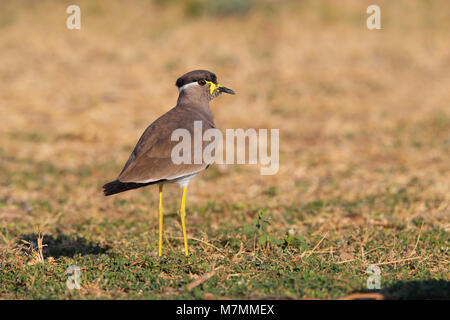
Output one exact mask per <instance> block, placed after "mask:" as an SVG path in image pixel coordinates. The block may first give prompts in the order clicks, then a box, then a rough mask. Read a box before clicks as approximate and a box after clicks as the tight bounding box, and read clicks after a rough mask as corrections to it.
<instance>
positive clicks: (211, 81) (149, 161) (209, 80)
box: [103, 70, 235, 257]
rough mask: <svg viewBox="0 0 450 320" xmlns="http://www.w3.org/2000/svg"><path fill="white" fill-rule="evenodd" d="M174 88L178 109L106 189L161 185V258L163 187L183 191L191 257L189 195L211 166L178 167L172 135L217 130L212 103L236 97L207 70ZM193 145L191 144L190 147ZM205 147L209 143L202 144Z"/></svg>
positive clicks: (148, 132) (154, 128) (150, 131)
mask: <svg viewBox="0 0 450 320" xmlns="http://www.w3.org/2000/svg"><path fill="white" fill-rule="evenodd" d="M175 85H176V86H177V88H178V100H177V104H176V106H175V107H173V108H172V109H170V110H169V111H168V112H166V113H165V114H163V115H162V116H160V117H159V118H158V119H156V120H155V121H154V122H153V123H152V124H150V125H149V126H148V127H147V128H146V129H145V131H144V133H143V134H142V136H141V137H140V139H139V140H138V142H137V144H136V146H135V148H134V150H133V152H132V153H131V155H130V156H129V158H128V161H127V162H126V163H125V165H124V167H123V169H122V171H121V172H120V174H119V176H118V177H117V179H116V180H114V181H111V182H109V183H106V184H105V185H104V186H103V193H104V195H105V196H110V195H113V194H117V193H121V192H124V191H128V190H133V189H138V188H142V187H146V186H149V185H158V186H159V205H158V212H159V245H158V255H159V256H160V257H161V255H162V233H163V215H164V212H163V186H164V185H165V184H167V183H177V184H179V186H180V188H181V204H180V210H179V214H180V217H181V226H182V231H183V239H184V251H185V254H186V256H188V255H189V249H188V241H187V235H186V223H185V217H186V194H187V188H188V185H189V182H190V181H191V180H192V179H193V178H194V177H195V176H196V175H197V174H199V173H200V172H201V171H203V170H205V169H207V168H208V167H209V165H210V164H211V163H206V162H205V161H204V159H202V161H201V163H198V161H197V163H195V162H194V163H180V164H175V163H174V161H173V160H172V158H171V152H172V149H173V147H174V146H175V145H176V144H177V142H176V141H172V139H171V135H172V132H173V131H174V130H176V129H185V130H188V132H189V133H191V137H192V136H193V133H194V121H201V125H202V130H203V132H204V131H206V130H208V129H212V128H214V129H215V128H216V127H215V124H214V115H213V113H212V111H211V109H210V106H209V104H210V102H211V101H212V100H213V99H214V98H216V97H218V96H220V95H221V94H222V93H228V94H233V95H234V94H235V92H234V91H233V90H231V89H229V88H227V87H224V86H222V85H220V84H218V83H217V76H216V75H215V74H214V73H213V72H210V71H208V70H193V71H190V72H187V73H186V74H184V75H182V76H181V77H179V78H178V79H177V80H176V82H175ZM191 145H192V144H191ZM202 145H203V146H205V145H206V142H205V141H203V142H202Z"/></svg>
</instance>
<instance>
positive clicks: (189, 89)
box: [175, 70, 234, 101]
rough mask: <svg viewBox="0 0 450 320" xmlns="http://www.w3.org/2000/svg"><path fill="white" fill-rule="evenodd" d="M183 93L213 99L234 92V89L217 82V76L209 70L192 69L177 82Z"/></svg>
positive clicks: (193, 96)
mask: <svg viewBox="0 0 450 320" xmlns="http://www.w3.org/2000/svg"><path fill="white" fill-rule="evenodd" d="M175 84H176V86H177V87H178V90H179V92H180V94H181V93H184V94H186V95H189V96H190V97H192V98H198V99H205V98H206V99H208V101H209V100H212V99H214V98H216V97H217V96H219V95H220V94H222V93H223V92H224V93H228V94H234V91H233V90H231V89H228V88H226V87H224V86H222V85H220V84H218V83H217V77H216V75H215V74H214V73H212V72H210V71H207V70H194V71H190V72H188V73H186V74H184V75H183V76H181V77H180V78H178V80H177V82H176V83H175Z"/></svg>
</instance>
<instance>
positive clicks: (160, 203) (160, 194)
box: [158, 184, 163, 257]
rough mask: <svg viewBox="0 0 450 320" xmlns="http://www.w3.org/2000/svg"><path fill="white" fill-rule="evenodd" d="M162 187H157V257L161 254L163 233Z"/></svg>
mask: <svg viewBox="0 0 450 320" xmlns="http://www.w3.org/2000/svg"><path fill="white" fill-rule="evenodd" d="M162 190H163V185H162V184H160V185H159V207H158V210H159V256H160V257H161V254H162V231H163V206H162Z"/></svg>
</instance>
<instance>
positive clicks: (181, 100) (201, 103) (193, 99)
mask: <svg viewBox="0 0 450 320" xmlns="http://www.w3.org/2000/svg"><path fill="white" fill-rule="evenodd" d="M210 101H211V100H210V98H209V97H208V96H198V95H197V96H192V95H189V94H186V93H185V92H184V91H181V92H180V94H179V96H178V100H177V106H180V107H193V106H195V107H196V108H200V109H204V111H209V112H211V110H210V109H209V102H210Z"/></svg>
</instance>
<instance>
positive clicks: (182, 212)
mask: <svg viewBox="0 0 450 320" xmlns="http://www.w3.org/2000/svg"><path fill="white" fill-rule="evenodd" d="M186 191H187V188H183V196H182V197H181V207H180V216H181V226H182V227H183V238H184V252H185V253H186V255H188V254H189V251H188V242H187V236H186V223H185V221H184V218H185V217H186Z"/></svg>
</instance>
